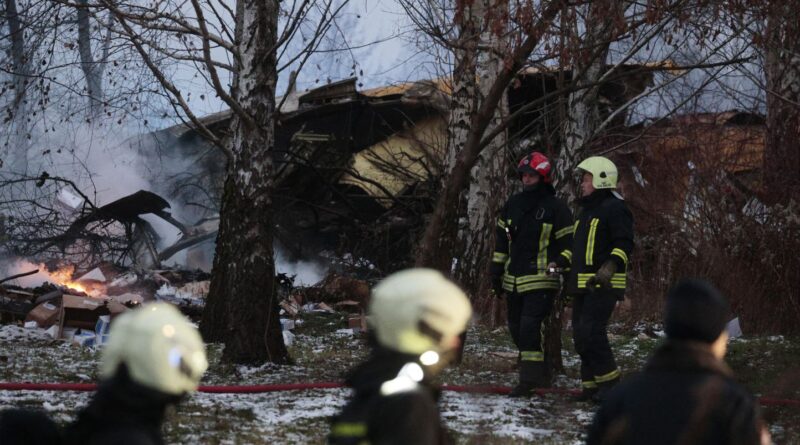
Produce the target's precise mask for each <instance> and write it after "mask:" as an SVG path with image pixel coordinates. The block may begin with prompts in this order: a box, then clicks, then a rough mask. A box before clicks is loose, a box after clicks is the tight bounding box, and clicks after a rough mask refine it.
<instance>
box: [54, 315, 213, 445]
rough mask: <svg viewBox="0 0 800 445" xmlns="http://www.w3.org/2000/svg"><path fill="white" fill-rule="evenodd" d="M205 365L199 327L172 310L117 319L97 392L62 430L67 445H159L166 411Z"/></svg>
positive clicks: (196, 379)
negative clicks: (76, 416) (71, 422)
mask: <svg viewBox="0 0 800 445" xmlns="http://www.w3.org/2000/svg"><path fill="white" fill-rule="evenodd" d="M207 367H208V362H207V361H206V353H205V346H204V345H203V341H202V339H201V338H200V334H199V333H198V332H197V329H195V327H194V326H193V325H192V324H191V323H190V322H189V321H188V320H187V319H186V318H185V317H184V316H183V315H182V314H181V313H180V312H179V311H178V310H177V309H176V308H175V307H173V306H171V305H169V304H166V303H152V304H146V305H144V306H142V307H141V308H138V309H135V310H132V311H130V312H127V313H125V314H122V315H120V316H119V317H117V318H116V319H115V320H114V321H113V323H112V324H111V331H110V333H109V341H108V343H107V344H106V346H105V347H104V349H103V354H102V359H101V366H100V375H101V381H100V386H99V388H98V390H97V393H96V394H95V395H94V397H93V398H92V400H91V401H90V402H89V405H88V406H86V407H85V408H84V409H83V410H81V412H80V413H79V414H78V419H77V420H76V421H75V422H74V423H73V424H71V425H69V426H68V427H67V428H66V430H65V435H64V439H65V440H64V443H66V444H117V443H124V444H130V445H155V444H163V443H164V440H163V438H162V436H161V425H162V423H163V419H164V414H165V410H166V408H167V407H168V406H170V405H175V404H177V403H178V402H179V401H180V400H181V399H182V398H183V397H184V396H185V395H186V394H188V393H191V392H193V391H195V390H196V389H197V385H198V383H199V381H200V377H201V376H202V375H203V373H204V372H205V370H206V368H207Z"/></svg>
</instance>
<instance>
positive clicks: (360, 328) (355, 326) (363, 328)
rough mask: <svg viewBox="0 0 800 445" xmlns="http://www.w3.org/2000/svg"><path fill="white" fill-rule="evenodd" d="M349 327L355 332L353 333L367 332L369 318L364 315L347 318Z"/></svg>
mask: <svg viewBox="0 0 800 445" xmlns="http://www.w3.org/2000/svg"><path fill="white" fill-rule="evenodd" d="M347 327H348V328H350V329H352V330H353V333H358V332H367V317H365V316H364V314H360V315H350V316H349V317H347Z"/></svg>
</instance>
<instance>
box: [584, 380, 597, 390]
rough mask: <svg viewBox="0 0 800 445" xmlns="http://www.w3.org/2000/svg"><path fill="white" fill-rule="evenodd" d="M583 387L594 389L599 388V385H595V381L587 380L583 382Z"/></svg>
mask: <svg viewBox="0 0 800 445" xmlns="http://www.w3.org/2000/svg"><path fill="white" fill-rule="evenodd" d="M581 386H583V387H584V388H586V389H592V388H597V383H595V382H594V380H585V381H583V382H581Z"/></svg>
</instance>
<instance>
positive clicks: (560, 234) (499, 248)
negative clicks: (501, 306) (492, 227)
mask: <svg viewBox="0 0 800 445" xmlns="http://www.w3.org/2000/svg"><path fill="white" fill-rule="evenodd" d="M550 171H551V166H550V162H549V161H548V159H547V157H545V156H544V155H543V154H541V153H539V152H536V151H534V152H532V153H531V154H529V155H527V156H525V157H524V158H522V160H520V162H519V165H518V166H517V172H518V173H519V175H520V180H521V181H522V184H523V190H522V192H520V193H517V194H515V195H514V196H512V197H511V198H509V200H508V202H506V204H505V206H504V207H503V209H502V210H501V212H500V217H499V218H498V220H497V236H496V247H495V251H494V254H493V257H492V266H491V274H492V288H493V290H494V292H495V295H497V296H502V295H503V294H505V295H506V303H507V307H508V329H509V331H510V332H511V338H512V340H513V341H514V344H515V345H516V346H517V349H518V351H519V383H518V384H517V385H516V386H515V387H514V388H513V389H512V391H511V393H510V396H512V397H525V396H530V395H531V394H532V393H533V389H534V388H537V387H549V386H550V376H549V372H548V369H547V366H546V364H545V362H544V335H543V330H542V323H543V322H544V320H545V318H547V316H548V315H549V314H550V310H551V308H552V307H553V300H554V299H555V297H556V294H557V293H558V291H559V288H560V287H561V282H560V278H559V277H558V276H555V275H549V274H548V273H547V265H548V264H550V263H551V262H553V261H555V260H556V258H558V257H559V256H561V255H567V254H568V252H569V249H570V246H571V242H572V231H573V226H572V214H571V212H570V211H569V208H568V207H567V205H566V204H565V203H564V202H563V201H562V200H560V199H558V198H556V196H555V190H554V189H553V186H552V178H551V176H550Z"/></svg>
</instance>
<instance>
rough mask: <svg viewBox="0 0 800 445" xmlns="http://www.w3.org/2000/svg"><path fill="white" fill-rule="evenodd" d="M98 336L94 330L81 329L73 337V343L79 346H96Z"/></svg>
mask: <svg viewBox="0 0 800 445" xmlns="http://www.w3.org/2000/svg"><path fill="white" fill-rule="evenodd" d="M96 338H97V336H96V335H95V333H94V332H92V331H88V330H86V331H84V330H81V331H79V332H76V333H75V335H74V336H73V337H72V344H74V345H78V346H94V344H95V339H96Z"/></svg>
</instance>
